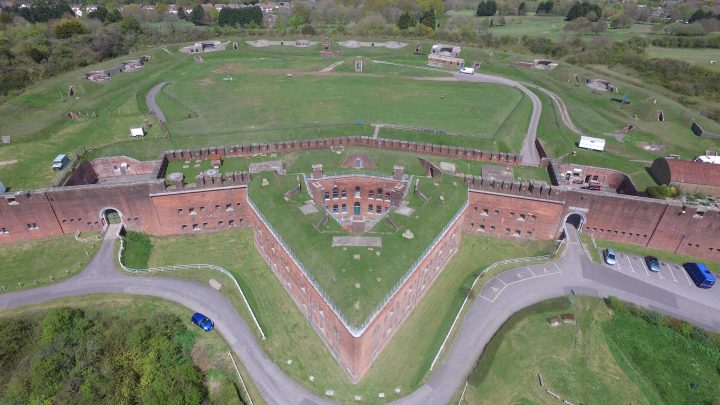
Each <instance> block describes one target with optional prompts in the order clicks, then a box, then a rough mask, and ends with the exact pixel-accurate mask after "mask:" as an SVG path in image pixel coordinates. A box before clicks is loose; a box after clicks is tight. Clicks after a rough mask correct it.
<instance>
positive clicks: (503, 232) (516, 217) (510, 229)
mask: <svg viewBox="0 0 720 405" xmlns="http://www.w3.org/2000/svg"><path fill="white" fill-rule="evenodd" d="M563 209H564V205H563V203H562V202H561V201H554V200H549V199H543V198H538V197H534V196H524V195H507V194H499V193H496V192H491V191H475V192H470V204H469V206H468V209H467V210H466V211H465V215H464V217H463V220H462V223H463V231H465V232H470V233H474V234H478V235H487V236H495V237H501V238H518V239H553V238H554V237H555V235H556V233H557V230H558V228H559V227H560V221H561V215H562V212H563Z"/></svg>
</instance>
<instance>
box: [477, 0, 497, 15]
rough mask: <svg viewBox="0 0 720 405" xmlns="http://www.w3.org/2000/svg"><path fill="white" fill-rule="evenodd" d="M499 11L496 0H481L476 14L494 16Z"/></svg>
mask: <svg viewBox="0 0 720 405" xmlns="http://www.w3.org/2000/svg"><path fill="white" fill-rule="evenodd" d="M496 12H497V3H496V2H495V0H487V1H481V2H480V3H479V4H478V7H477V12H476V13H475V15H477V16H478V17H484V16H494V15H495V13H496Z"/></svg>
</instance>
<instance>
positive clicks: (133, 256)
mask: <svg viewBox="0 0 720 405" xmlns="http://www.w3.org/2000/svg"><path fill="white" fill-rule="evenodd" d="M123 239H124V241H123V242H124V245H125V250H124V251H123V255H122V260H123V263H124V264H125V266H127V267H130V268H132V269H145V268H147V267H148V261H149V260H150V254H151V253H152V242H151V241H150V237H149V236H147V235H146V234H144V233H140V232H128V233H127V235H125V236H124V237H123Z"/></svg>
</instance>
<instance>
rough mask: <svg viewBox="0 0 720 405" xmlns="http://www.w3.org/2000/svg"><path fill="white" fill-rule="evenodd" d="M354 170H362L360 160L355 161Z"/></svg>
mask: <svg viewBox="0 0 720 405" xmlns="http://www.w3.org/2000/svg"><path fill="white" fill-rule="evenodd" d="M355 168H356V169H362V168H363V162H362V159H360V158H357V159H355Z"/></svg>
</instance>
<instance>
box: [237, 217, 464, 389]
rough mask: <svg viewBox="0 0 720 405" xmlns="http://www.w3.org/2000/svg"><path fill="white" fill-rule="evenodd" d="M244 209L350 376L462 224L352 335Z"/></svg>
mask: <svg viewBox="0 0 720 405" xmlns="http://www.w3.org/2000/svg"><path fill="white" fill-rule="evenodd" d="M248 213H249V218H251V222H252V224H253V229H254V231H255V232H254V235H255V245H256V246H257V248H258V250H259V251H260V253H261V254H262V256H263V257H264V258H265V260H266V261H267V262H268V264H269V265H270V267H271V268H272V269H273V272H274V273H275V275H276V276H277V277H278V279H279V280H280V282H281V284H282V285H283V287H285V289H286V290H287V292H288V293H289V294H290V297H291V298H292V299H293V301H295V304H296V305H297V306H298V307H299V309H300V311H301V312H303V314H305V317H306V319H308V322H310V324H311V325H312V326H313V328H314V329H315V330H316V331H317V332H318V334H319V335H320V337H321V338H322V339H323V341H324V342H325V344H326V345H327V347H328V348H329V349H330V352H331V353H332V354H333V356H334V357H335V358H336V359H337V361H338V362H339V363H340V364H341V365H342V366H343V369H344V370H345V371H346V372H347V374H348V375H349V376H350V377H351V379H352V380H353V381H359V380H360V379H361V378H362V377H363V376H364V375H365V373H367V371H368V370H369V369H370V367H371V366H372V363H373V361H374V360H375V358H376V357H377V356H378V355H379V354H380V352H381V351H382V349H383V348H384V347H385V345H386V344H387V343H388V342H389V341H390V339H391V338H392V336H393V335H394V334H395V332H396V331H397V329H398V328H399V327H400V325H401V324H402V322H403V321H404V320H405V318H406V317H407V316H408V315H409V314H410V312H411V311H412V309H413V308H414V307H415V305H416V304H417V302H418V301H419V300H420V299H421V297H422V296H423V295H424V294H425V292H426V291H427V290H428V289H429V288H430V285H432V283H433V281H434V280H435V278H436V277H437V275H438V274H439V273H440V272H441V271H442V270H443V269H444V268H445V265H446V264H447V262H448V261H449V260H450V258H451V257H452V256H453V255H454V254H455V253H456V252H457V249H458V246H459V242H460V228H461V226H460V221H459V220H458V221H456V222H455V224H454V225H453V226H451V227H450V228H449V229H448V231H447V232H446V233H445V235H444V237H443V238H442V239H441V240H440V241H438V243H437V244H436V245H435V247H434V249H433V250H432V251H431V252H430V253H429V254H428V255H427V256H426V258H425V260H423V261H422V263H421V264H420V265H419V266H418V268H417V270H416V271H415V272H414V273H413V274H412V275H411V276H410V278H409V279H408V280H407V282H406V283H405V284H404V285H403V287H401V288H400V289H399V290H398V291H397V293H396V294H395V295H394V296H393V297H392V298H391V299H390V301H389V302H388V303H387V305H386V306H385V307H384V309H383V310H382V311H381V312H380V313H379V314H378V315H377V316H376V317H375V318H374V321H373V322H372V323H371V324H370V325H369V326H368V327H367V328H366V330H365V331H364V332H363V333H362V334H361V335H360V336H358V337H354V336H353V335H352V334H351V333H350V331H349V330H348V329H347V328H346V327H345V326H344V324H343V323H342V321H341V320H340V319H339V318H338V317H337V316H336V315H335V314H334V312H333V311H332V309H331V308H330V307H329V306H328V304H327V303H326V302H325V300H324V299H323V298H322V297H321V296H320V294H319V293H318V292H317V290H315V288H314V287H313V286H312V285H311V284H310V282H309V281H308V280H307V279H306V277H305V276H304V275H303V274H302V272H301V270H300V269H299V268H298V267H297V265H296V264H295V262H294V261H293V260H292V259H291V258H290V257H289V256H288V255H287V254H286V252H285V250H284V249H283V248H282V246H281V245H280V243H279V242H278V241H277V239H275V238H274V237H273V236H272V234H271V233H270V231H269V229H268V228H267V227H266V226H265V224H264V223H263V222H262V221H261V220H260V219H259V218H258V217H257V216H256V215H255V213H254V211H252V210H251V209H249V210H248Z"/></svg>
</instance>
